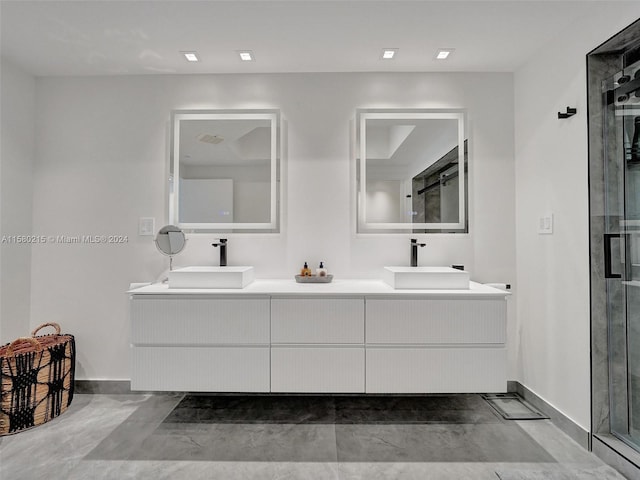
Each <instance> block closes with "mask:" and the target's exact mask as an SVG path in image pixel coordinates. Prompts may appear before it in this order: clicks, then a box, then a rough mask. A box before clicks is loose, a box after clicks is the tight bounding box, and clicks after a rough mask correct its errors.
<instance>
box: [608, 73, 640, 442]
mask: <svg viewBox="0 0 640 480" xmlns="http://www.w3.org/2000/svg"><path fill="white" fill-rule="evenodd" d="M603 102H604V105H603V106H604V107H605V108H604V111H605V117H604V118H603V126H604V128H603V134H604V138H603V140H604V144H605V152H606V153H605V160H604V161H605V165H604V167H605V168H604V172H605V234H604V239H603V240H604V252H605V272H604V273H605V277H606V279H607V280H606V283H607V316H608V329H609V338H608V341H609V395H610V409H611V412H610V413H611V415H610V418H611V432H612V433H613V434H614V435H616V436H617V437H619V438H620V439H621V440H623V441H625V442H626V443H628V444H629V445H631V446H632V447H633V448H635V449H637V450H639V451H640V62H638V63H635V64H634V65H630V66H628V67H626V68H625V69H624V70H622V71H620V72H618V73H616V74H615V75H614V76H613V77H611V78H609V79H607V80H606V81H605V82H604V85H603Z"/></svg>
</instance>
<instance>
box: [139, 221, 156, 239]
mask: <svg viewBox="0 0 640 480" xmlns="http://www.w3.org/2000/svg"><path fill="white" fill-rule="evenodd" d="M155 233H156V219H155V218H154V217H140V220H139V221H138V235H140V236H149V235H155Z"/></svg>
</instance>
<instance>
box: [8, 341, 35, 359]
mask: <svg viewBox="0 0 640 480" xmlns="http://www.w3.org/2000/svg"><path fill="white" fill-rule="evenodd" d="M24 342H26V343H30V344H31V345H33V346H34V347H35V349H36V351H37V352H41V351H42V345H40V342H39V341H37V340H36V339H35V338H33V337H19V338H16V339H15V340H14V341H13V342H11V343H10V344H9V346H8V347H7V350H6V354H7V357H13V347H15V346H16V345H18V344H20V343H24Z"/></svg>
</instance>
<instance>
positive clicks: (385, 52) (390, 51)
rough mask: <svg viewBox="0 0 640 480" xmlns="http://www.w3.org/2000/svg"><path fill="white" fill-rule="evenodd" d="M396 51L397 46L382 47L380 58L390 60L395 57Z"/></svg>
mask: <svg viewBox="0 0 640 480" xmlns="http://www.w3.org/2000/svg"><path fill="white" fill-rule="evenodd" d="M396 53H398V49H397V48H383V49H382V59H383V60H391V59H392V58H393V57H395V55H396Z"/></svg>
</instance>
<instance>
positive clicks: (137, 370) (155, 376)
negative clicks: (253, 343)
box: [131, 347, 269, 392]
mask: <svg viewBox="0 0 640 480" xmlns="http://www.w3.org/2000/svg"><path fill="white" fill-rule="evenodd" d="M131 350H132V352H131V363H132V375H131V389H132V390H158V391H183V392H268V391H269V347H215V348H214V347H133V348H132V349H131Z"/></svg>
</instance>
